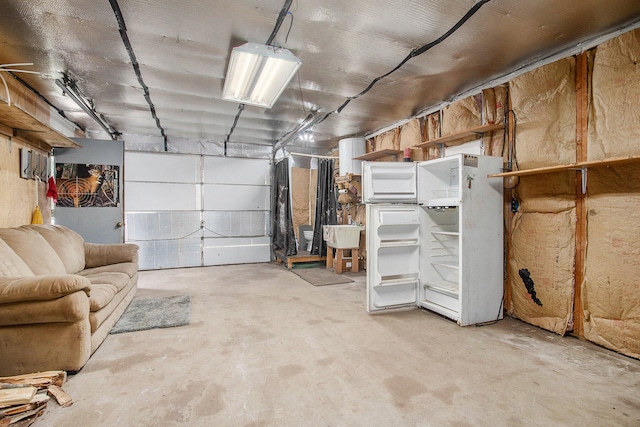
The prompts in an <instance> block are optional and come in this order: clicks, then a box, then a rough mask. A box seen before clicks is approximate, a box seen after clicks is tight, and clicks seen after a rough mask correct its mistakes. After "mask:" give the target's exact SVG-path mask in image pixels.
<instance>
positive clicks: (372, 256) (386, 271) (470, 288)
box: [362, 154, 503, 326]
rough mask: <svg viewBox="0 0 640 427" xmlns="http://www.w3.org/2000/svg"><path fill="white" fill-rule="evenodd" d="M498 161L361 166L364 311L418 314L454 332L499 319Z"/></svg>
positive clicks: (460, 158) (458, 158)
mask: <svg viewBox="0 0 640 427" xmlns="http://www.w3.org/2000/svg"><path fill="white" fill-rule="evenodd" d="M501 168H502V158H501V157H491V156H478V155H468V154H456V155H453V156H448V157H442V158H438V159H434V160H428V161H424V162H417V163H400V162H364V163H363V164H362V176H363V201H364V203H366V208H367V224H366V236H367V311H368V312H370V313H371V312H378V311H383V310H389V309H397V308H404V307H422V308H425V309H428V310H431V311H434V312H436V313H439V314H441V315H443V316H446V317H448V318H450V319H453V320H455V321H456V322H457V323H458V324H459V325H461V326H466V325H473V324H479V323H486V322H490V321H495V320H498V319H501V318H502V300H503V213H502V210H503V196H502V180H501V179H495V178H487V175H489V174H492V173H499V172H501Z"/></svg>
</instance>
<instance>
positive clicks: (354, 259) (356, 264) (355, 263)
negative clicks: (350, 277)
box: [351, 248, 360, 273]
mask: <svg viewBox="0 0 640 427" xmlns="http://www.w3.org/2000/svg"><path fill="white" fill-rule="evenodd" d="M359 250H360V249H358V248H356V249H351V271H352V272H353V273H357V272H358V271H360V260H359V259H358V251H359Z"/></svg>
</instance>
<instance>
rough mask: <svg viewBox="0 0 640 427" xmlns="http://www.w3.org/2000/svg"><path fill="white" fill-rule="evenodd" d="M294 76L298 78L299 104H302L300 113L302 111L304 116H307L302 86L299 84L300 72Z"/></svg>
mask: <svg viewBox="0 0 640 427" xmlns="http://www.w3.org/2000/svg"><path fill="white" fill-rule="evenodd" d="M296 76H298V90H299V91H300V103H301V104H302V111H304V115H305V116H306V115H307V109H306V108H304V98H303V96H302V85H301V84H300V71H298V72H297V73H296Z"/></svg>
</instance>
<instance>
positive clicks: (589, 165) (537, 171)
mask: <svg viewBox="0 0 640 427" xmlns="http://www.w3.org/2000/svg"><path fill="white" fill-rule="evenodd" d="M630 163H640V156H630V157H616V158H613V159H605V160H590V161H587V162H577V163H572V164H568V165H558V166H545V167H541V168H532V169H525V170H519V171H511V172H502V173H494V174H491V175H488V177H489V178H509V177H512V176H526V175H541V174H546V173H554V172H562V171H568V170H582V169H596V168H603V167H607V166H616V165H624V164H630Z"/></svg>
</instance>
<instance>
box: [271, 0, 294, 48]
mask: <svg viewBox="0 0 640 427" xmlns="http://www.w3.org/2000/svg"><path fill="white" fill-rule="evenodd" d="M292 2H293V0H286V1H285V2H284V6H282V9H281V10H280V13H279V14H278V19H277V20H276V26H275V27H273V31H272V32H271V35H270V36H269V38H268V39H267V42H266V43H265V44H266V45H271V44H272V43H273V40H274V39H275V38H276V35H277V34H278V31H279V30H280V26H281V25H282V21H284V18H286V17H287V13H288V12H289V8H290V7H291V3H292Z"/></svg>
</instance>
